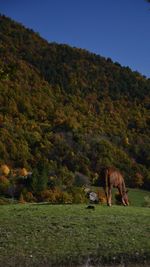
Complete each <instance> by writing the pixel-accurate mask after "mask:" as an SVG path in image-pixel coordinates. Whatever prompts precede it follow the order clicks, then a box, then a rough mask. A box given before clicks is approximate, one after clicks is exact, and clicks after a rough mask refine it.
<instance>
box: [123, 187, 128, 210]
mask: <svg viewBox="0 0 150 267" xmlns="http://www.w3.org/2000/svg"><path fill="white" fill-rule="evenodd" d="M122 202H123V205H124V206H129V199H128V190H126V191H125V192H124V194H123V196H122Z"/></svg>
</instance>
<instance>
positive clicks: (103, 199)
mask: <svg viewBox="0 0 150 267" xmlns="http://www.w3.org/2000/svg"><path fill="white" fill-rule="evenodd" d="M97 196H98V199H99V202H100V203H101V204H105V203H107V200H106V196H105V193H104V192H100V191H98V192H97Z"/></svg>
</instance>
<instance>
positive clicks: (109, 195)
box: [108, 186, 112, 207]
mask: <svg viewBox="0 0 150 267" xmlns="http://www.w3.org/2000/svg"><path fill="white" fill-rule="evenodd" d="M111 201H112V187H111V186H110V187H109V188H108V206H110V207H111Z"/></svg>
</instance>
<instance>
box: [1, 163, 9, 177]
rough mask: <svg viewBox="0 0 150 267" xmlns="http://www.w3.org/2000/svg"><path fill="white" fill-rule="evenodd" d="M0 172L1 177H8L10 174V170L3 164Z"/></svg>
mask: <svg viewBox="0 0 150 267" xmlns="http://www.w3.org/2000/svg"><path fill="white" fill-rule="evenodd" d="M0 172H1V173H2V174H3V175H6V176H7V175H8V174H9V173H10V169H9V167H8V166H7V165H6V164H3V165H2V166H1V168H0Z"/></svg>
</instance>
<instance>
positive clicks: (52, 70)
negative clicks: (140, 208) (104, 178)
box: [0, 16, 150, 189]
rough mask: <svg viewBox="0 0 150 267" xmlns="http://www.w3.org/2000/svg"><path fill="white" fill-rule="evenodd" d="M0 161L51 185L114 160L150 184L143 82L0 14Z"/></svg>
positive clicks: (149, 129) (148, 94) (134, 182)
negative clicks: (43, 176)
mask: <svg viewBox="0 0 150 267" xmlns="http://www.w3.org/2000/svg"><path fill="white" fill-rule="evenodd" d="M0 103H1V106H0V111H1V113H0V163H1V164H4V163H5V164H7V165H8V166H10V167H11V168H12V169H14V168H19V167H20V168H23V167H25V168H27V169H29V170H33V169H34V168H38V169H40V168H41V165H42V166H46V167H45V168H46V169H48V171H49V173H50V175H51V176H52V177H53V179H54V180H55V184H65V185H66V186H69V185H70V184H71V183H72V181H73V180H74V173H75V172H77V171H78V172H81V173H83V174H84V175H87V176H88V177H90V179H91V181H92V182H94V181H95V180H96V179H97V172H98V171H99V169H100V168H101V166H106V165H114V166H116V167H117V168H119V169H120V170H121V171H122V172H123V173H124V175H125V179H126V182H127V184H128V185H129V186H143V187H144V188H147V189H150V169H149V166H150V112H149V109H150V104H149V103H150V80H149V79H146V77H144V76H142V75H141V74H140V73H138V72H132V71H131V70H130V68H128V67H122V66H121V65H120V64H119V63H113V62H112V60H111V59H110V58H104V57H101V56H99V55H95V54H92V53H90V52H88V51H86V50H82V49H78V48H72V47H69V46H68V45H58V44H56V43H48V42H47V41H45V40H43V39H42V38H41V37H40V36H39V35H38V34H36V33H34V32H33V31H32V30H30V29H26V28H24V27H23V26H22V25H20V24H18V23H16V22H14V21H12V20H11V19H9V18H7V17H5V16H0Z"/></svg>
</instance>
